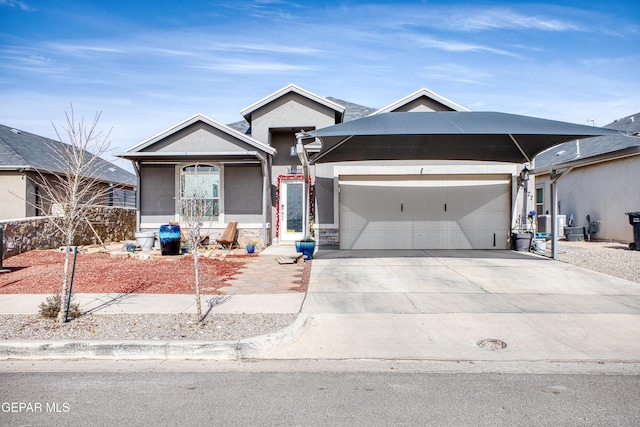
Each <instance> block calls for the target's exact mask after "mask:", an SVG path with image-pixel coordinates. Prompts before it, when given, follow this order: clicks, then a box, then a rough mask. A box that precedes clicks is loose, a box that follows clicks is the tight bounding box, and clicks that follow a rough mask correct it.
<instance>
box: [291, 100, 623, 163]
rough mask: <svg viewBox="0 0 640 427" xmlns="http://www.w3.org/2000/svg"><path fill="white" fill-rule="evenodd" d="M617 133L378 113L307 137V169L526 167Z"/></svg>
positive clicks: (474, 117) (508, 119) (527, 121)
mask: <svg viewBox="0 0 640 427" xmlns="http://www.w3.org/2000/svg"><path fill="white" fill-rule="evenodd" d="M614 134H615V135H620V132H619V131H617V130H612V129H605V128H600V127H595V126H587V125H578V124H573V123H567V122H560V121H554V120H547V119H540V118H535V117H528V116H521V115H516V114H507V113H498V112H484V111H462V112H460V111H446V112H442V111H437V112H407V113H383V114H376V115H372V116H367V117H364V118H361V119H358V120H353V121H350V122H346V123H340V124H337V125H334V126H329V127H326V128H322V129H318V130H315V131H310V132H308V133H307V134H306V135H304V137H303V139H306V138H313V137H315V138H318V139H319V140H320V141H321V143H322V147H321V149H320V152H318V153H317V154H315V155H313V156H311V157H310V158H309V161H310V163H327V162H342V161H358V160H481V161H497V162H509V163H526V162H530V161H531V159H533V157H534V156H535V155H536V154H538V153H539V152H541V151H544V150H546V149H547V148H549V147H552V146H554V145H557V144H560V143H563V142H566V141H571V140H574V139H579V138H589V137H593V136H602V135H614Z"/></svg>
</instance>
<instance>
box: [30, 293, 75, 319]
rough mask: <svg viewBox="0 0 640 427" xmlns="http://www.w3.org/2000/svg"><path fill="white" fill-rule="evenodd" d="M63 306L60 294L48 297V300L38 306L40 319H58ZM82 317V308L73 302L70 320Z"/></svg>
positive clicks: (70, 307)
mask: <svg viewBox="0 0 640 427" xmlns="http://www.w3.org/2000/svg"><path fill="white" fill-rule="evenodd" d="M61 306H62V298H61V297H60V294H55V295H51V296H49V297H47V299H46V300H44V301H43V302H41V303H40V305H39V306H38V308H39V309H40V311H39V314H40V317H44V318H45V319H56V318H57V317H58V313H60V307H61ZM80 315H82V312H81V311H80V306H79V305H78V303H75V302H73V301H71V303H70V304H69V318H76V317H80Z"/></svg>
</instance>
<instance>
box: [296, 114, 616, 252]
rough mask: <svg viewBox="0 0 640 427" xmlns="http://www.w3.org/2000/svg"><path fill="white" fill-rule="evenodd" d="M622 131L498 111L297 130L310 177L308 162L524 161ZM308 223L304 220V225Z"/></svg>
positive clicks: (380, 117)
mask: <svg viewBox="0 0 640 427" xmlns="http://www.w3.org/2000/svg"><path fill="white" fill-rule="evenodd" d="M620 134H621V132H620V131H617V130H614V129H606V128H600V127H595V126H586V125H578V124H573V123H567V122H560V121H555V120H548V119H540V118H536V117H529V116H521V115H516V114H508V113H499V112H486V111H433V112H403V113H383V114H375V115H371V116H367V117H364V118H361V119H358V120H352V121H349V122H346V123H340V124H337V125H334V126H329V127H326V128H322V129H318V130H315V131H311V132H301V133H299V134H297V135H296V136H297V138H298V144H297V147H296V151H297V153H298V156H299V157H300V160H301V162H302V164H303V170H304V174H305V180H304V181H305V182H306V181H307V177H308V165H309V164H313V163H329V162H346V161H358V160H363V161H366V160H478V161H494V162H508V163H520V164H522V163H527V162H531V160H532V159H533V158H534V157H535V155H536V154H538V153H540V152H542V151H544V150H546V149H547V148H550V147H553V146H554V145H558V144H561V143H563V142H567V141H572V140H575V139H584V138H590V137H594V136H604V135H620ZM313 138H317V139H319V140H320V142H321V148H320V151H319V152H318V153H316V154H315V155H313V156H312V157H310V158H308V157H307V150H306V148H305V147H303V145H305V144H308V143H309V142H311V141H308V140H309V139H313ZM304 140H307V142H303V141H304ZM305 209H306V207H305ZM556 212H557V206H556V205H553V204H552V207H551V215H552V223H553V225H552V228H553V230H552V248H553V250H552V252H553V254H554V258H555V257H556V256H555V254H556V253H557V252H556V241H557V235H556V234H557V233H556V229H555V216H556ZM305 219H306V218H305ZM308 228H309V227H308V223H306V221H305V230H307V229H308ZM305 237H306V236H305Z"/></svg>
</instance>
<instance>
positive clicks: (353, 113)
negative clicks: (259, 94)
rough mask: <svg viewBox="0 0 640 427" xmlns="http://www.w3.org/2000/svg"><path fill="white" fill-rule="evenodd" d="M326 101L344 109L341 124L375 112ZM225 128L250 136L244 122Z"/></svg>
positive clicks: (362, 106)
mask: <svg viewBox="0 0 640 427" xmlns="http://www.w3.org/2000/svg"><path fill="white" fill-rule="evenodd" d="M326 99H328V100H329V101H331V102H335V103H336V104H339V105H342V106H343V107H344V114H343V119H342V121H343V122H349V121H351V120H356V119H360V118H362V117H365V116H368V115H369V114H371V113H373V112H374V111H376V109H375V108H371V107H366V106H364V105H360V104H356V103H353V102H349V101H345V100H343V99H338V98H334V97H332V96H327V97H326ZM227 126H229V127H230V128H232V129H235V130H237V131H238V132H241V133H243V134H245V135H251V126H249V122H247V121H246V120H240V121H237V122H233V123H229V124H228V125H227Z"/></svg>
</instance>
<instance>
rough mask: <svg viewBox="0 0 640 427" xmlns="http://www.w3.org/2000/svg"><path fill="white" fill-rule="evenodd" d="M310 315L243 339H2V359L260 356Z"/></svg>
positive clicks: (292, 336) (296, 333)
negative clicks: (274, 330) (275, 330)
mask: <svg viewBox="0 0 640 427" xmlns="http://www.w3.org/2000/svg"><path fill="white" fill-rule="evenodd" d="M307 318H308V315H307V314H300V315H298V318H297V319H296V320H295V321H294V322H293V323H292V324H291V325H289V326H287V327H286V328H284V329H282V330H280V331H278V332H274V333H272V334H266V335H260V336H257V337H252V338H246V339H242V340H239V341H148V340H145V341H142V340H141V341H134V340H108V341H107V340H105V341H84V340H83V341H71V340H55V341H45V340H38V341H36V340H29V341H4V342H0V360H8V359H32V360H37V359H206V360H237V359H242V358H256V357H258V355H259V354H261V353H262V352H264V351H267V350H270V349H272V348H274V347H275V346H278V345H283V344H286V343H288V342H291V341H293V340H294V339H296V338H297V337H298V336H299V335H300V333H301V332H302V330H303V328H304V326H305V325H306V323H307Z"/></svg>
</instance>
